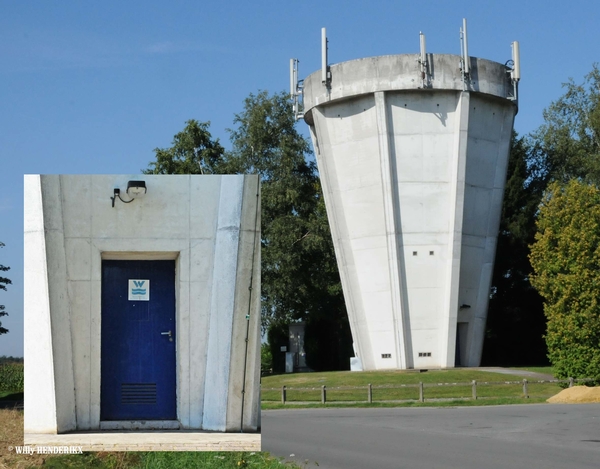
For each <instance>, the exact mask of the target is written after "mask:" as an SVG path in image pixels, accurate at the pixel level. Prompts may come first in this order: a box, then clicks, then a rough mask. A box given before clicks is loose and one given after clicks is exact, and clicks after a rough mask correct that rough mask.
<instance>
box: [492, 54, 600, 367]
mask: <svg viewBox="0 0 600 469" xmlns="http://www.w3.org/2000/svg"><path fill="white" fill-rule="evenodd" d="M564 86H565V89H566V92H565V94H564V95H563V96H562V97H561V98H559V99H558V100H557V101H555V102H553V103H551V104H550V106H549V107H548V108H547V109H546V110H545V111H544V124H543V125H542V126H541V127H540V128H539V129H538V130H537V131H536V132H534V133H533V134H531V135H529V136H527V137H524V138H520V139H519V138H515V139H513V146H512V151H511V156H510V161H509V174H508V180H507V186H506V192H505V198H504V206H503V214H502V221H501V228H500V233H499V237H498V251H497V255H496V265H495V272H494V279H493V286H494V287H493V290H492V297H491V300H490V311H489V317H488V331H487V332H488V337H487V338H486V344H485V345H484V360H488V361H489V362H492V363H493V364H500V365H503V364H512V365H518V364H533V363H536V362H539V363H541V362H543V361H544V360H545V359H546V358H548V359H549V360H550V362H551V363H552V365H553V366H554V370H555V373H556V375H557V376H559V377H561V378H565V377H568V376H573V377H600V353H599V351H600V324H599V321H600V305H599V302H600V289H599V288H598V287H599V286H600V262H599V261H600V259H599V257H598V252H600V251H599V250H600V236H599V235H598V233H599V230H600V212H599V211H598V208H597V204H598V202H599V201H600V200H599V199H598V195H597V194H598V187H599V186H600V70H599V69H598V66H597V65H594V66H593V68H592V71H591V72H590V73H589V74H588V75H587V76H586V78H585V81H584V83H583V84H576V83H574V82H573V81H572V80H570V81H569V82H568V83H566V84H565V85H564ZM542 339H545V341H544V340H542ZM507 344H510V346H509V347H507V346H506V345H507Z"/></svg>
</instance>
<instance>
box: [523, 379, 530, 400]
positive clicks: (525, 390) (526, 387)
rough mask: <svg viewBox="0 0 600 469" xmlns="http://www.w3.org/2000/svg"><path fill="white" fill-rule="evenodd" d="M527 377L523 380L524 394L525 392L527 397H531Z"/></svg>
mask: <svg viewBox="0 0 600 469" xmlns="http://www.w3.org/2000/svg"><path fill="white" fill-rule="evenodd" d="M527 384H528V382H527V379H524V380H523V394H525V399H529V387H528V386H527Z"/></svg>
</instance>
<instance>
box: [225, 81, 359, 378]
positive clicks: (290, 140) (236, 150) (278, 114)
mask: <svg viewBox="0 0 600 469" xmlns="http://www.w3.org/2000/svg"><path fill="white" fill-rule="evenodd" d="M234 125H235V128H234V129H233V130H230V135H231V142H232V145H233V149H232V151H231V152H230V153H228V154H227V155H226V163H225V167H226V168H227V170H228V171H229V172H236V173H258V174H260V175H261V180H262V182H261V205H262V254H261V255H262V282H263V291H262V316H263V326H265V327H267V328H270V327H273V328H275V329H277V330H278V331H279V332H281V331H280V329H281V326H282V325H285V324H288V323H289V322H290V321H294V320H305V321H306V323H307V327H306V337H305V347H306V352H307V363H308V365H309V366H310V367H312V368H313V369H317V370H324V369H340V368H347V367H348V365H349V363H348V362H349V360H348V358H349V357H350V355H351V343H352V342H351V338H350V329H349V325H348V318H347V315H346V310H345V303H344V300H343V295H342V290H341V284H340V279H339V273H338V270H337V264H336V260H335V254H334V250H333V243H332V239H331V233H330V231H329V224H328V220H327V214H326V211H325V204H324V201H323V197H322V191H321V185H320V181H319V178H318V174H317V168H316V165H315V163H314V160H312V159H311V155H312V152H311V148H310V144H309V142H308V141H307V140H306V139H305V138H304V137H303V136H302V135H300V134H299V133H298V131H297V129H296V123H295V120H294V117H293V113H292V108H291V103H290V101H289V97H288V94H287V93H278V94H274V95H271V96H270V95H269V94H268V93H267V92H264V91H263V92H260V93H258V94H256V95H254V94H251V95H250V96H249V97H248V98H246V100H245V101H244V110H243V112H241V113H239V114H237V115H236V116H235V118H234ZM275 335H277V336H280V335H282V334H281V333H278V334H274V336H275ZM321 335H325V336H326V337H325V339H326V340H322V339H323V338H322V337H320V336H321ZM269 343H270V344H271V346H272V353H273V357H274V368H278V365H279V362H278V360H279V358H280V357H279V355H281V352H279V346H280V344H279V342H278V341H276V340H273V341H271V340H270V341H269Z"/></svg>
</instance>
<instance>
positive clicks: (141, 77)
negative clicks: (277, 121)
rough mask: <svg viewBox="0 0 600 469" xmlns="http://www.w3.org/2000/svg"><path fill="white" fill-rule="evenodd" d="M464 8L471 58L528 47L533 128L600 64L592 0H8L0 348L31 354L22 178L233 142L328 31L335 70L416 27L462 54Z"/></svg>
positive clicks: (413, 33)
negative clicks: (207, 131)
mask: <svg viewBox="0 0 600 469" xmlns="http://www.w3.org/2000/svg"><path fill="white" fill-rule="evenodd" d="M463 17H466V18H467V20H468V33H469V53H470V55H472V56H475V57H482V58H486V59H489V60H493V61H496V62H501V63H505V62H506V61H507V60H508V59H510V58H511V48H510V44H511V42H512V41H514V40H518V41H520V45H521V63H522V66H521V67H522V80H521V85H520V89H519V92H520V109H519V114H518V115H517V118H516V122H515V129H516V130H517V131H518V132H519V133H520V134H526V133H529V132H531V131H533V130H535V129H536V128H537V127H538V126H539V125H540V124H541V123H542V122H543V120H542V111H543V109H544V108H545V107H547V106H548V105H549V104H550V102H551V101H552V100H555V99H557V98H558V97H559V96H560V95H561V94H562V88H561V84H562V83H563V82H565V81H567V79H568V78H569V77H572V78H573V79H574V80H575V81H576V82H581V81H582V80H583V77H584V75H585V74H586V73H588V72H589V71H590V70H591V68H592V64H593V63H594V62H597V61H600V47H599V46H600V27H599V26H598V24H599V20H600V2H597V1H592V0H589V1H581V0H572V1H570V2H564V1H560V2H558V1H555V0H545V1H541V0H527V1H524V0H520V1H516V0H504V1H485V0H479V1H470V0H469V1H467V0H463V1H446V0H444V1H442V0H438V1H435V0H431V1H428V2H418V1H412V0H411V1H405V0H395V1H391V0H389V1H377V0H371V1H356V0H346V1H337V2H332V1H327V0H318V1H313V0H305V1H302V2H287V1H282V0H271V1H261V0H255V1H239V0H232V1H227V0H221V1H213V0H202V1H198V0H195V1H192V0H190V1H179V0H171V1H169V2H166V1H157V0H147V1H146V2H143V3H140V2H122V1H114V0H103V1H86V2H82V1H79V0H78V1H71V0H62V1H61V2H44V1H37V2H36V1H28V0H22V1H10V0H4V1H2V2H1V3H0V241H2V242H4V243H5V244H6V247H4V248H3V249H0V264H4V265H7V266H10V267H11V270H10V271H9V272H8V277H9V278H11V279H12V281H13V284H12V285H10V286H9V289H8V291H7V292H3V291H0V304H4V305H6V309H7V311H8V312H9V314H10V316H8V317H4V318H2V319H0V321H2V324H3V326H4V327H7V328H8V329H9V330H10V332H9V333H8V334H6V335H3V336H0V355H5V354H6V355H15V356H22V353H23V233H22V232H23V174H29V173H41V174H49V173H54V174H64V173H70V174H102V173H117V174H120V173H125V174H131V173H137V172H140V171H141V170H142V169H144V168H146V167H147V166H148V163H149V162H150V161H151V160H152V159H153V155H154V154H153V152H152V150H153V149H154V148H156V147H167V146H169V145H170V143H171V141H172V138H173V135H174V134H175V133H177V132H179V131H180V130H182V129H183V127H184V124H185V121H186V120H188V119H197V120H200V121H210V122H211V132H212V134H213V136H214V137H218V138H219V139H220V140H221V143H222V144H223V145H224V146H225V147H226V148H228V147H229V134H228V133H227V131H226V129H227V128H229V127H231V126H232V125H233V117H234V114H235V113H238V112H240V111H241V110H242V106H243V100H244V98H245V97H247V96H248V94H250V93H256V92H257V91H258V90H268V91H270V92H276V91H281V90H284V89H285V90H287V89H288V87H289V78H288V76H289V59H290V58H292V57H296V58H298V59H300V74H301V76H302V77H304V76H306V75H308V74H310V73H312V72H314V71H316V70H318V69H319V68H320V34H321V27H323V26H325V27H327V34H328V37H329V57H330V62H331V63H336V62H342V61H346V60H351V59H357V58H362V57H369V56H377V55H387V54H403V53H417V52H418V50H419V31H423V32H424V33H425V34H426V37H427V51H428V52H431V53H454V54H459V53H460V43H459V28H460V27H461V25H462V18H463ZM298 125H299V126H300V128H302V129H304V130H303V131H304V132H305V133H306V134H307V132H306V125H305V124H304V123H303V122H300V123H299V124H298Z"/></svg>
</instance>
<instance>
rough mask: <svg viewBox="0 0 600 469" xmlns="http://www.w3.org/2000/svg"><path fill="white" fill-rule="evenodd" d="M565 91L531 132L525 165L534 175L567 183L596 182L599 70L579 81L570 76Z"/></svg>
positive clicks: (599, 162) (598, 172)
mask: <svg viewBox="0 0 600 469" xmlns="http://www.w3.org/2000/svg"><path fill="white" fill-rule="evenodd" d="M563 87H565V88H566V92H565V94H564V95H563V96H561V97H560V98H559V99H558V100H556V101H554V102H553V103H551V104H550V106H548V108H546V109H545V110H544V124H543V125H542V126H541V127H540V128H539V129H538V130H537V131H536V132H535V133H533V134H532V135H531V138H530V145H531V148H532V151H531V156H530V158H529V162H528V163H529V165H530V167H531V170H532V175H533V177H534V178H536V179H538V180H542V181H546V182H550V181H561V182H567V181H569V180H570V179H572V178H578V179H581V180H585V181H588V182H595V183H598V182H599V181H600V69H599V68H598V64H594V65H593V66H592V71H591V72H590V73H589V74H588V75H586V77H585V80H584V82H583V84H581V85H578V84H575V83H574V81H573V80H572V79H569V81H568V82H567V83H564V84H563Z"/></svg>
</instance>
